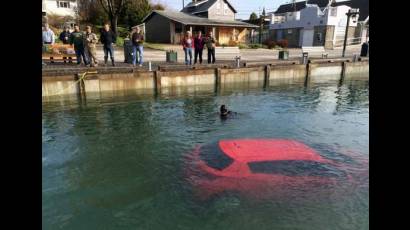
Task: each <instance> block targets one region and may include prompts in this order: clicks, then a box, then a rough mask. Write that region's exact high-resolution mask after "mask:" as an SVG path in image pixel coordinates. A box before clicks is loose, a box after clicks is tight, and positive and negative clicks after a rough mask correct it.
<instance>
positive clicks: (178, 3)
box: [152, 0, 300, 19]
mask: <svg viewBox="0 0 410 230" xmlns="http://www.w3.org/2000/svg"><path fill="white" fill-rule="evenodd" d="M184 1H185V5H187V4H188V3H189V2H191V0H184ZM297 1H300V0H297ZM152 2H160V3H162V4H164V5H166V7H167V8H169V9H174V10H181V9H182V0H152ZM229 2H230V3H231V4H232V5H233V6H234V7H235V9H236V10H237V11H238V13H237V14H236V18H237V19H249V16H250V15H251V13H252V12H255V13H256V14H259V12H260V13H262V9H263V7H265V10H266V12H271V11H275V10H276V8H278V7H279V6H280V5H281V4H283V3H288V2H291V1H290V0H229ZM259 10H260V11H259Z"/></svg>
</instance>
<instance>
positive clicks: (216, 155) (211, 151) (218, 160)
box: [199, 143, 233, 170]
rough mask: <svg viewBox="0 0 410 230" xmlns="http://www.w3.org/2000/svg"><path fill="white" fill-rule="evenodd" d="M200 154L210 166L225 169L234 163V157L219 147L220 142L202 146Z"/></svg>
mask: <svg viewBox="0 0 410 230" xmlns="http://www.w3.org/2000/svg"><path fill="white" fill-rule="evenodd" d="M199 156H200V158H201V160H203V161H204V162H205V163H206V164H207V165H208V166H209V167H211V168H214V169H217V170H223V169H225V168H227V167H228V166H229V165H231V164H232V163H233V159H232V158H231V157H229V156H228V155H226V154H225V153H224V152H223V151H222V150H221V149H220V148H219V145H218V143H213V144H209V145H204V146H202V147H201V149H200V153H199Z"/></svg>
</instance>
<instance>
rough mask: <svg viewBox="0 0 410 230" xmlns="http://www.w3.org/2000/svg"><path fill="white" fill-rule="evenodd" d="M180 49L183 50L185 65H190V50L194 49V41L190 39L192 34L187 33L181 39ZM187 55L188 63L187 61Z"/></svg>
mask: <svg viewBox="0 0 410 230" xmlns="http://www.w3.org/2000/svg"><path fill="white" fill-rule="evenodd" d="M182 47H183V48H184V52H185V65H188V64H189V65H192V49H194V48H195V47H194V39H193V38H192V34H191V32H190V31H188V32H187V33H186V35H185V37H184V39H182ZM188 55H189V61H188Z"/></svg>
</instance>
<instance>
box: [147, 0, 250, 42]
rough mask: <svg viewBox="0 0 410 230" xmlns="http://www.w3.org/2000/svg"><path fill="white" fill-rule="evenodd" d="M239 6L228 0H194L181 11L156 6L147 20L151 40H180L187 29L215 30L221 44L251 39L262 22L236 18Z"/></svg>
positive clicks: (149, 39)
mask: <svg viewBox="0 0 410 230" xmlns="http://www.w3.org/2000/svg"><path fill="white" fill-rule="evenodd" d="M236 12H237V11H236V10H235V9H234V8H233V6H232V5H231V4H230V3H229V2H228V1H227V0H201V1H199V0H193V1H192V2H191V3H189V4H188V5H186V6H185V7H184V8H183V9H182V10H181V11H180V12H178V11H172V10H165V11H161V10H154V11H152V12H151V13H150V14H148V15H147V16H146V17H145V18H144V19H143V23H144V26H145V38H146V41H148V42H156V43H172V44H179V43H180V42H181V39H182V37H183V36H184V34H185V33H186V32H187V31H191V32H193V33H194V32H196V31H202V33H203V34H207V33H208V32H210V31H212V32H213V34H214V36H215V38H216V40H217V41H218V42H217V45H236V44H238V43H245V42H248V40H249V38H250V33H251V31H252V30H253V29H257V28H258V26H256V25H252V24H249V23H245V22H242V21H239V20H235V14H236Z"/></svg>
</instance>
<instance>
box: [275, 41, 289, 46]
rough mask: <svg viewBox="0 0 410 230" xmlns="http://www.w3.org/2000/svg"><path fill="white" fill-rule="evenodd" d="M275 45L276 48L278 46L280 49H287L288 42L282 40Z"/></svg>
mask: <svg viewBox="0 0 410 230" xmlns="http://www.w3.org/2000/svg"><path fill="white" fill-rule="evenodd" d="M276 44H278V46H280V47H282V48H287V47H288V40H286V39H282V40H279V41H277V42H276Z"/></svg>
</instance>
